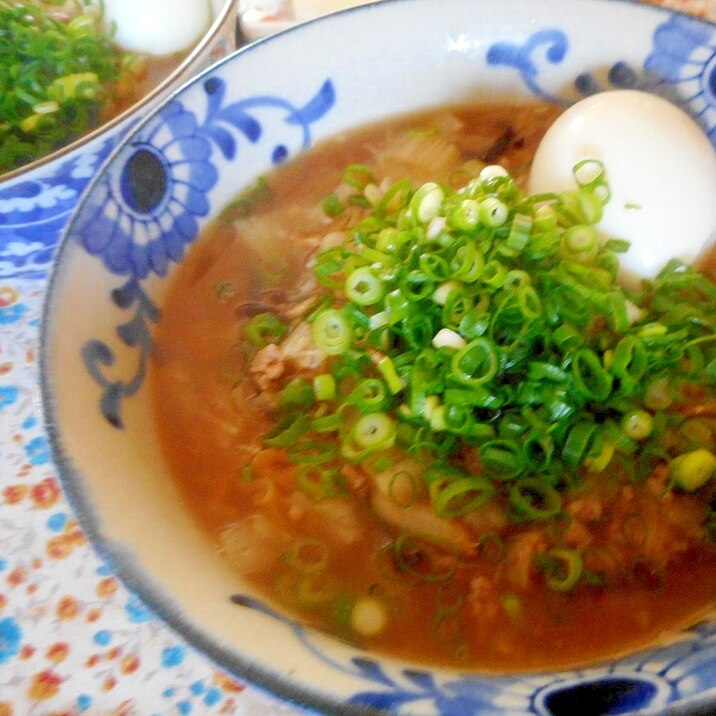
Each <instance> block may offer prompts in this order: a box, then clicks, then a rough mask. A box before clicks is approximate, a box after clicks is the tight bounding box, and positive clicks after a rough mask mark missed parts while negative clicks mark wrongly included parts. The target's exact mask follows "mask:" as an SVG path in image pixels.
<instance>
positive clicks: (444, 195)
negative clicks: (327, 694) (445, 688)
mask: <svg viewBox="0 0 716 716" xmlns="http://www.w3.org/2000/svg"><path fill="white" fill-rule="evenodd" d="M555 114H556V110H555V109H554V108H552V107H546V106H544V107H542V106H538V107H535V106H530V107H515V106H476V107H458V108H443V109H442V110H440V111H434V112H431V113H428V114H422V115H415V116H411V117H409V118H400V119H395V120H391V122H389V123H387V124H379V125H375V126H371V127H369V128H364V129H362V130H360V131H355V132H353V133H348V134H345V135H341V136H338V137H336V138H334V139H332V140H330V141H327V142H325V143H323V144H321V145H320V146H318V147H316V148H314V149H313V150H311V151H310V152H309V153H307V154H306V155H305V156H303V157H301V158H299V159H297V160H296V161H295V162H293V163H288V164H286V165H284V166H282V167H281V168H280V169H279V170H278V171H276V172H275V173H272V174H270V175H268V176H266V177H264V178H262V179H261V180H260V181H258V182H257V183H256V184H255V185H253V186H251V187H250V188H248V189H247V190H245V191H244V192H243V193H242V194H241V195H240V196H239V197H238V198H237V199H236V201H235V202H234V203H232V204H231V205H230V206H228V207H227V208H226V210H225V212H224V213H223V215H222V216H221V218H220V219H219V220H218V221H217V222H216V223H215V225H213V226H212V228H211V229H210V230H209V231H208V232H207V234H206V236H204V237H203V240H202V241H201V242H200V243H199V244H197V246H196V247H195V249H194V250H193V251H192V252H191V253H190V255H189V256H188V257H187V259H186V260H185V261H184V262H183V263H182V265H181V267H180V268H179V269H178V274H177V275H176V278H175V279H174V281H173V284H172V286H171V289H170V293H169V295H168V297H167V300H166V304H165V309H164V314H163V320H162V322H161V326H160V328H159V332H158V335H157V342H156V352H155V356H154V364H153V367H152V386H153V387H152V390H153V395H154V397H155V409H156V416H157V419H158V425H159V430H160V434H161V441H162V443H163V448H164V450H165V453H166V456H167V459H168V461H169V463H170V465H171V469H172V470H173V473H174V475H175V476H176V480H177V482H178V484H179V486H180V488H181V491H182V492H183V495H184V497H185V498H186V503H187V504H188V505H189V507H190V509H191V510H192V511H193V513H194V514H195V515H196V518H197V520H198V521H199V522H200V523H201V525H203V526H204V527H205V528H206V530H207V531H208V532H209V533H210V535H211V536H212V537H213V538H214V540H215V542H216V546H217V549H219V550H221V552H222V553H223V554H224V555H225V557H226V559H227V560H228V561H229V562H230V563H231V565H232V566H233V568H234V569H235V570H236V572H237V573H238V574H240V575H242V576H243V578H245V579H246V580H248V581H249V582H250V583H252V584H253V585H255V586H256V587H257V588H258V589H259V590H260V591H261V592H262V593H263V594H264V595H265V598H266V599H267V600H268V601H269V602H270V603H272V604H274V605H278V606H279V608H280V609H282V610H284V611H286V612H288V613H291V614H293V615H294V616H295V617H296V618H297V619H299V620H301V621H302V622H303V623H306V624H308V625H311V626H314V627H315V628H317V629H320V630H325V631H327V632H330V633H332V634H334V635H336V636H337V637H338V638H341V639H343V640H347V641H349V642H351V643H355V644H357V645H360V646H364V647H367V648H370V649H374V650H377V651H380V652H383V653H389V654H392V655H396V656H399V657H402V658H405V659H408V660H410V661H414V662H423V663H436V664H443V665H453V666H457V667H459V668H475V669H493V670H497V669H499V670H518V669H519V670H524V669H535V668H552V667H565V666H568V665H574V664H578V663H584V662H589V661H592V660H594V659H598V658H599V657H605V656H607V655H610V656H613V655H615V654H617V653H620V652H625V651H627V650H629V649H633V648H635V647H639V646H644V645H646V644H647V643H648V642H650V641H652V640H654V639H656V638H657V637H658V636H660V635H662V634H663V633H664V632H668V631H671V630H675V629H677V628H678V627H680V626H683V625H686V624H687V623H691V622H693V621H694V620H696V619H697V618H698V617H699V615H701V614H703V613H704V612H705V611H706V610H707V609H708V608H709V607H710V606H711V605H712V603H713V601H714V596H716V550H715V549H714V543H713V535H714V525H716V522H715V521H714V517H713V507H714V505H715V504H716V501H715V497H716V489H715V488H716V483H714V481H713V480H712V475H713V473H714V470H715V468H716V456H715V454H714V453H715V452H716V341H714V338H715V337H716V332H715V330H714V328H715V322H716V286H714V284H713V283H712V282H711V280H710V279H709V278H707V277H706V276H705V275H702V274H701V273H697V272H696V270H694V269H692V268H689V267H686V266H683V265H681V264H678V263H676V262H672V263H670V264H668V265H667V266H666V267H665V268H664V270H663V271H662V273H661V274H660V275H659V277H658V278H657V279H655V280H653V281H649V282H645V283H644V285H643V288H642V289H641V290H639V291H636V292H627V291H626V290H625V289H622V288H620V287H619V286H618V285H617V284H616V282H615V276H616V274H617V270H618V266H619V260H618V258H619V253H620V252H623V251H624V250H625V249H626V246H625V245H624V242H622V241H619V240H616V239H614V240H609V241H608V242H606V243H603V242H601V241H598V240H597V236H596V232H595V229H594V227H593V224H594V223H595V222H596V221H598V219H599V216H600V214H601V210H602V206H603V205H604V203H605V202H606V201H608V180H609V177H608V167H607V168H606V173H605V168H604V167H602V166H601V165H600V164H599V163H598V162H596V161H588V162H584V163H582V164H580V165H579V166H578V167H576V168H575V186H574V189H573V190H570V191H567V192H565V193H562V194H560V195H541V196H537V197H534V196H533V197H529V196H527V195H526V194H525V193H524V191H523V190H522V189H521V188H520V187H521V186H522V185H523V184H524V180H525V177H526V173H527V171H528V168H529V162H530V156H531V155H532V153H533V151H534V149H535V147H536V145H537V143H538V142H539V140H540V137H541V136H542V134H543V131H544V130H545V128H546V127H547V126H548V125H549V124H550V122H551V121H552V120H553V119H554V117H555ZM238 584H240V580H238V579H237V585H238ZM237 591H238V586H237ZM230 598H233V599H234V601H236V602H237V603H238V604H240V603H241V602H242V597H241V596H240V595H238V594H236V595H229V594H227V599H230ZM238 608H240V607H239V606H237V609H238Z"/></svg>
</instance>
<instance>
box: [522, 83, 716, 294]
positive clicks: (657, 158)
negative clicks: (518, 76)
mask: <svg viewBox="0 0 716 716" xmlns="http://www.w3.org/2000/svg"><path fill="white" fill-rule="evenodd" d="M588 159H596V160H599V161H600V162H602V163H603V165H604V169H605V171H606V181H607V183H608V185H609V188H610V190H611V197H610V199H609V201H608V202H607V203H606V205H605V207H604V215H603V217H602V219H601V221H600V222H599V224H598V225H597V228H598V230H599V232H600V234H601V235H602V236H603V237H605V238H618V239H625V240H626V241H628V242H630V248H629V250H628V251H627V252H626V253H625V254H622V255H621V257H620V261H621V267H622V269H621V274H620V282H621V283H622V284H624V285H631V286H635V285H637V284H638V282H639V279H640V278H653V277H654V276H656V274H657V273H658V272H659V271H660V270H661V269H662V268H663V266H664V265H665V264H666V263H667V262H668V261H669V260H670V259H672V258H678V259H680V260H682V261H684V262H686V263H692V262H693V261H694V260H695V259H697V258H698V257H699V255H700V254H701V253H703V251H704V250H705V249H706V248H707V247H708V246H709V245H710V244H711V243H712V242H713V241H714V240H716V150H714V147H713V146H712V145H711V143H710V142H709V140H708V138H707V136H706V135H705V133H704V132H703V130H702V129H701V127H700V126H699V125H698V124H697V123H696V122H695V121H694V120H693V119H691V117H690V116H689V115H688V114H687V113H686V112H684V111H683V110H682V109H680V108H679V107H677V106H676V105H674V104H672V103H671V102H669V101H668V100H665V99H663V98H661V97H658V96H655V95H652V94H649V93H647V92H641V91H637V90H615V91H609V92H602V93H600V94H596V95H593V96H591V97H589V98H587V99H584V100H581V101H579V102H577V103H576V104H574V105H572V106H571V107H570V108H569V109H567V110H566V111H565V112H564V113H563V114H562V115H560V116H559V117H558V118H557V120H556V121H555V122H554V124H553V125H552V126H551V127H550V128H549V129H548V130H547V132H546V134H545V136H544V138H543V139H542V142H541V143H540V145H539V147H538V149H537V152H536V154H535V157H534V162H533V165H532V169H531V173H530V177H529V190H530V192H532V193H541V192H560V191H564V190H566V189H573V188H574V187H575V179H574V175H573V168H574V166H575V165H576V164H577V163H578V162H580V161H582V160H588Z"/></svg>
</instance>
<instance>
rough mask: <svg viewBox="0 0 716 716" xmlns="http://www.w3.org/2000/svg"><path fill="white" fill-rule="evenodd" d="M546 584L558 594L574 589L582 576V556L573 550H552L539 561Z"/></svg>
mask: <svg viewBox="0 0 716 716" xmlns="http://www.w3.org/2000/svg"><path fill="white" fill-rule="evenodd" d="M538 564H539V567H540V569H541V570H542V573H543V574H544V578H545V583H546V584H547V586H548V587H549V588H550V589H554V590H555V591H557V592H568V591H570V590H571V589H573V588H574V587H575V586H576V585H577V582H579V579H580V577H581V576H582V571H583V568H584V562H583V560H582V555H581V554H580V553H579V552H577V551H576V550H573V549H559V548H555V549H550V550H548V551H547V552H545V554H543V555H541V556H540V557H539V559H538Z"/></svg>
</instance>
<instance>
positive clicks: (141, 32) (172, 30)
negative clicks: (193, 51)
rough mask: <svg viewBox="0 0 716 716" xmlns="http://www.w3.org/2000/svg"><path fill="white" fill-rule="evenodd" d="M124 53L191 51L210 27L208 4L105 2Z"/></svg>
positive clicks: (198, 0)
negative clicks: (128, 51)
mask: <svg viewBox="0 0 716 716" xmlns="http://www.w3.org/2000/svg"><path fill="white" fill-rule="evenodd" d="M104 16H105V19H106V21H107V22H108V23H114V24H115V26H116V34H115V40H116V41H117V44H118V45H120V46H121V47H122V48H124V49H125V50H130V51H134V52H146V53H150V54H153V55H170V54H173V53H175V52H181V51H183V50H188V49H190V48H191V47H192V46H193V45H195V44H196V43H197V42H198V41H199V39H201V37H202V36H203V35H204V34H205V33H206V31H207V30H208V29H209V26H210V25H211V21H212V17H213V12H212V5H211V0H104Z"/></svg>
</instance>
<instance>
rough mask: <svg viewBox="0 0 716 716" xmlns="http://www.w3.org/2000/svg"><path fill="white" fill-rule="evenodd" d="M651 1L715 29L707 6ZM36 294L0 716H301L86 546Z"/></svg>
mask: <svg viewBox="0 0 716 716" xmlns="http://www.w3.org/2000/svg"><path fill="white" fill-rule="evenodd" d="M650 1H651V2H654V4H660V5H663V6H666V7H670V8H676V9H681V10H685V11H687V12H691V13H693V14H695V15H698V16H701V17H706V18H709V19H711V20H716V0H650ZM344 5H345V1H344V0H342V2H341V6H344ZM322 6H323V7H330V3H329V2H328V0H325V1H324V2H323V4H322ZM44 289H45V286H44V282H43V281H42V280H38V279H14V278H6V279H2V278H0V716H11V715H14V716H35V715H37V716H59V715H60V714H66V715H70V714H72V715H74V714H97V715H100V716H105V715H120V714H121V715H126V716H128V715H130V714H137V715H138V716H153V715H154V714H157V715H161V716H163V715H164V714H180V715H183V714H294V713H298V709H297V708H295V707H293V706H292V705H290V704H286V703H283V702H279V701H277V700H276V699H274V698H273V697H272V696H271V695H270V694H267V693H265V692H263V691H262V690H261V689H259V688H258V687H257V686H255V685H250V684H246V683H243V682H241V681H240V680H237V679H236V678H234V677H232V676H229V675H227V674H225V673H224V672H222V671H221V670H220V669H219V668H217V667H216V666H215V665H214V664H212V663H211V662H210V661H209V660H208V659H206V658H205V657H204V656H202V655H201V654H199V653H197V652H195V651H194V650H193V649H192V648H191V647H190V646H188V645H187V644H186V643H185V642H184V641H183V639H182V638H181V637H179V636H178V635H176V634H175V633H173V632H172V631H171V630H170V629H169V628H168V627H167V626H166V625H164V624H163V623H162V622H160V621H159V620H158V619H156V618H155V617H154V616H153V615H152V614H150V613H149V611H148V610H147V609H146V608H145V607H144V606H143V604H142V603H141V602H140V601H139V600H138V599H137V598H136V596H134V595H133V594H132V593H130V592H129V591H128V590H127V589H126V588H125V587H124V586H123V585H122V584H120V583H119V582H118V581H117V580H116V579H115V577H114V576H113V575H112V573H111V571H110V570H109V569H108V568H107V566H106V565H104V564H103V563H102V561H101V560H100V559H99V557H98V556H97V554H96V553H95V551H94V550H93V548H92V546H91V545H90V544H88V542H87V539H86V537H85V535H84V534H83V532H82V530H81V528H80V527H79V526H78V524H77V522H76V520H75V518H74V516H73V513H72V510H71V508H70V507H69V504H68V502H67V500H66V499H65V497H64V495H63V493H62V489H61V487H60V484H59V482H58V477H57V473H56V471H55V467H54V465H53V463H52V461H51V458H50V452H49V447H48V442H47V438H46V436H45V433H44V430H43V426H42V422H41V418H40V413H39V410H38V395H37V388H36V386H37V370H38V368H37V346H36V341H37V335H38V330H37V329H38V326H39V322H40V315H41V307H42V300H43V294H44Z"/></svg>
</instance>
